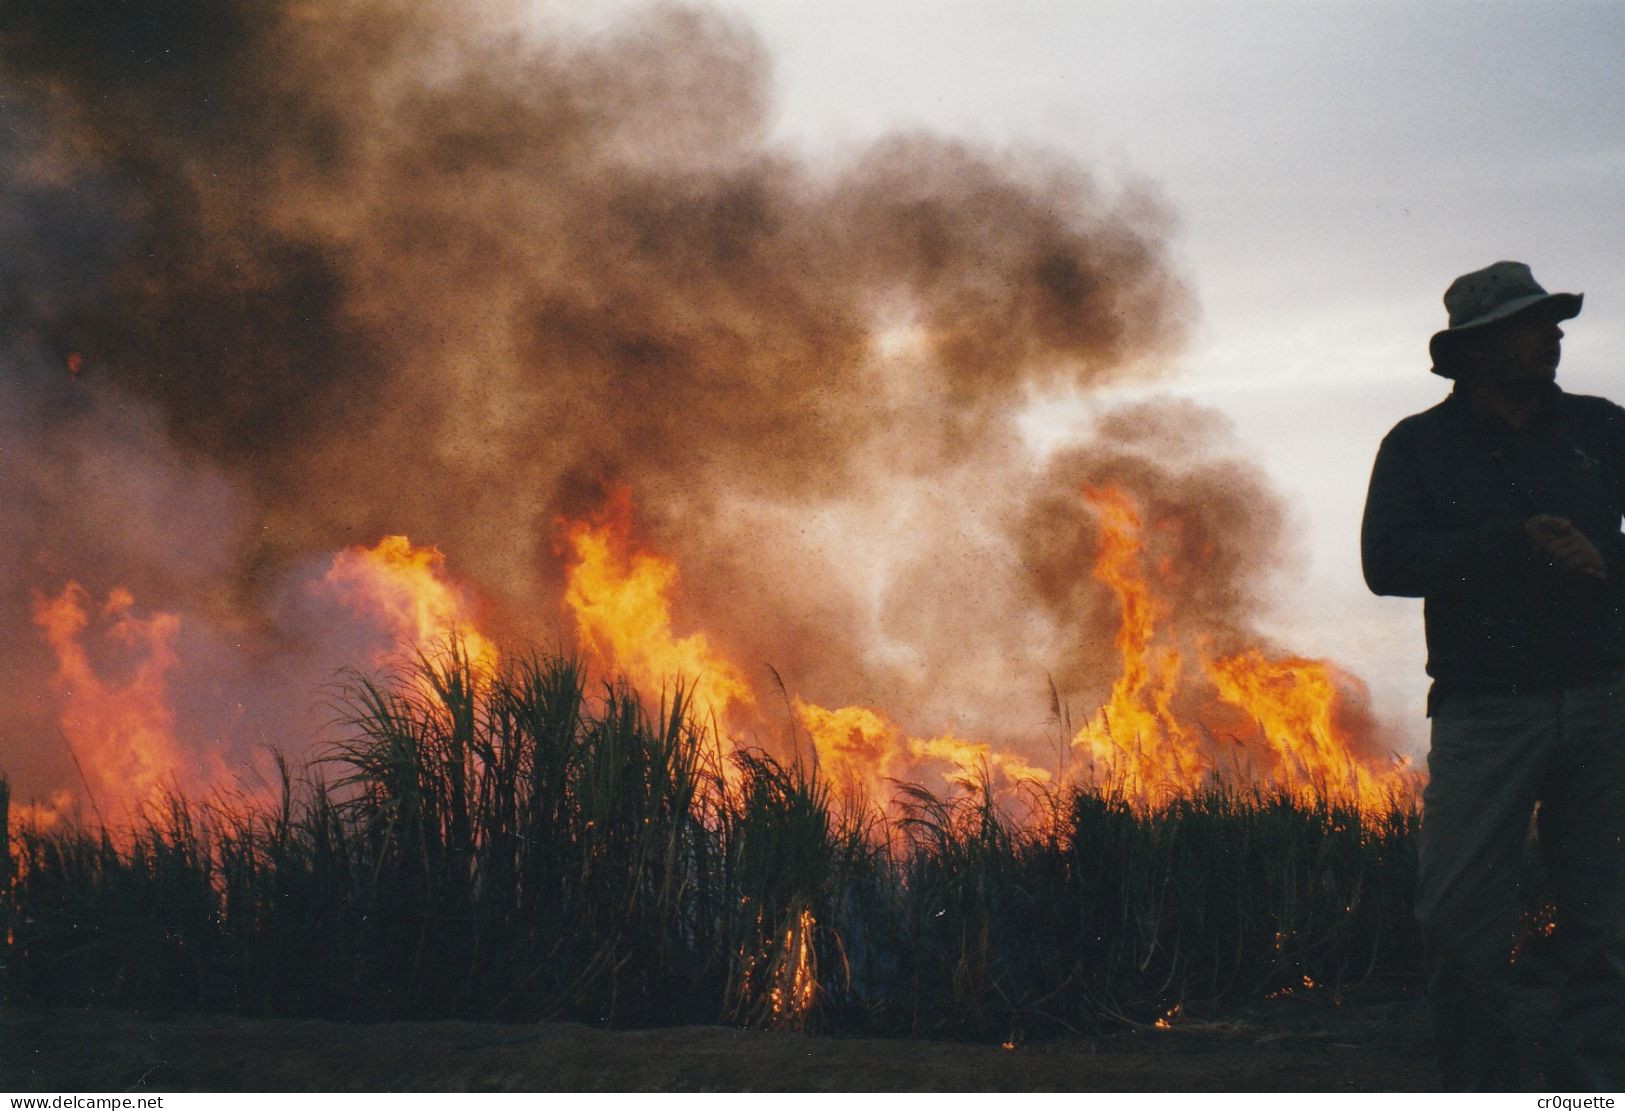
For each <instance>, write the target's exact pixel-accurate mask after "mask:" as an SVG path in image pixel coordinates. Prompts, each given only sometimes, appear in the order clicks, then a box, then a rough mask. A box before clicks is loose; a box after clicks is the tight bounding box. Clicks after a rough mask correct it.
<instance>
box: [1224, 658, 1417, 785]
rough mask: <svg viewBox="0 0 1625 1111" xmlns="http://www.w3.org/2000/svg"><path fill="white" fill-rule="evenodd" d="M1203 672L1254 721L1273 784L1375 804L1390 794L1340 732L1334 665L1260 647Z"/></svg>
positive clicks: (1383, 778) (1386, 781) (1387, 780)
mask: <svg viewBox="0 0 1625 1111" xmlns="http://www.w3.org/2000/svg"><path fill="white" fill-rule="evenodd" d="M1203 670H1204V672H1205V674H1206V675H1207V677H1208V678H1209V679H1210V680H1211V681H1212V682H1213V685H1214V688H1215V689H1216V690H1217V691H1218V693H1219V697H1220V698H1222V699H1223V700H1224V701H1226V702H1228V703H1230V704H1231V705H1232V706H1236V707H1239V708H1240V709H1241V710H1243V711H1244V712H1245V713H1246V714H1247V715H1248V716H1249V717H1250V718H1252V720H1253V721H1254V722H1256V723H1257V726H1258V728H1259V730H1260V731H1261V732H1262V734H1263V737H1264V739H1265V741H1266V742H1267V743H1268V749H1267V750H1266V752H1267V754H1268V755H1270V756H1273V757H1274V758H1275V759H1274V762H1273V765H1272V767H1271V768H1270V769H1269V770H1270V771H1271V772H1272V773H1273V774H1272V778H1273V779H1274V781H1275V782H1276V783H1279V784H1282V785H1283V786H1286V787H1288V788H1291V789H1294V790H1307V791H1318V792H1320V793H1323V794H1330V795H1332V796H1335V797H1352V798H1355V799H1358V800H1360V801H1361V802H1363V803H1368V804H1370V805H1372V806H1381V805H1382V803H1383V802H1384V801H1385V800H1386V799H1387V798H1388V793H1389V790H1390V787H1391V786H1392V783H1391V782H1390V780H1391V777H1387V776H1385V775H1382V774H1378V773H1375V772H1373V771H1372V769H1370V768H1368V767H1366V766H1365V765H1364V764H1362V763H1360V762H1359V761H1358V760H1356V759H1355V758H1354V757H1353V754H1352V753H1351V751H1350V749H1349V745H1348V743H1347V740H1346V739H1345V738H1344V737H1343V736H1342V734H1341V733H1340V732H1339V730H1338V726H1337V708H1338V697H1339V695H1338V689H1339V684H1338V678H1339V676H1338V674H1337V672H1336V671H1335V669H1334V668H1333V667H1332V665H1331V664H1329V663H1327V662H1325V661H1324V660H1305V659H1297V658H1284V659H1275V660H1272V659H1268V658H1266V657H1265V655H1264V654H1263V653H1262V652H1260V651H1259V650H1258V649H1256V648H1255V649H1251V650H1249V651H1246V652H1242V653H1240V654H1238V655H1234V656H1228V657H1222V658H1219V659H1215V660H1209V661H1206V662H1205V663H1204V667H1203ZM1343 681H1344V682H1350V681H1351V680H1349V679H1348V678H1347V677H1343Z"/></svg>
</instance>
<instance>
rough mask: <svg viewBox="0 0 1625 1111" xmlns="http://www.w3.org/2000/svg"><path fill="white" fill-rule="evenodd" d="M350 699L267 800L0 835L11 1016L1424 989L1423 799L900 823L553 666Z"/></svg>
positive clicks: (1048, 1010)
mask: <svg viewBox="0 0 1625 1111" xmlns="http://www.w3.org/2000/svg"><path fill="white" fill-rule="evenodd" d="M343 705H344V706H345V710H346V717H347V721H348V725H349V731H348V735H349V739H348V740H347V741H345V742H344V743H343V744H342V745H340V746H338V747H337V748H336V749H335V750H333V751H332V752H331V753H330V755H329V757H328V758H327V759H326V760H325V761H323V762H321V763H320V764H318V765H316V766H315V767H313V768H311V769H304V770H296V769H293V768H290V767H288V766H286V765H285V764H284V765H280V767H281V778H280V783H278V784H276V785H275V789H274V790H272V791H270V792H268V793H266V795H265V796H263V797H262V798H255V799H251V798H249V797H247V796H238V797H226V796H222V795H219V794H217V795H215V796H214V797H211V798H208V799H203V800H200V799H196V798H192V799H188V798H182V797H180V796H179V795H171V796H170V797H169V798H168V799H167V800H166V802H165V803H164V804H163V805H161V806H154V807H149V808H148V809H147V810H146V811H145V813H144V817H143V818H142V819H141V821H140V822H139V823H138V825H137V828H135V829H134V830H133V831H130V833H129V834H128V835H127V836H126V835H124V834H122V833H121V834H120V835H119V836H117V837H114V836H111V835H109V834H108V833H107V832H106V831H103V830H92V829H88V828H83V827H81V828H71V827H67V828H56V829H51V830H43V829H37V828H33V827H31V826H29V825H27V824H24V825H23V826H22V828H20V829H15V830H13V831H12V833H11V836H10V838H9V839H8V842H7V843H8V848H9V856H8V857H7V858H4V859H0V866H3V869H4V870H3V871H0V877H12V876H13V874H14V878H9V879H8V882H7V883H6V884H5V885H4V886H3V887H0V891H3V892H4V898H3V899H0V914H3V915H4V916H5V919H6V921H5V926H6V929H7V931H8V932H7V945H6V951H5V952H6V957H5V960H6V975H7V988H8V992H9V994H10V995H11V996H12V998H14V999H15V1000H17V1001H20V1002H33V1003H58V1004H59V1003H63V1002H71V1003H85V1004H89V1003H95V1004H99V1005H111V1006H133V1007H159V1008H179V1009H202V1010H220V1011H229V1012H234V1013H239V1014H245V1015H274V1016H318V1017H330V1018H334V1017H336V1018H349V1019H379V1018H386V1017H440V1016H448V1017H449V1016H459V1017H496V1018H508V1019H530V1018H540V1017H554V1016H558V1017H570V1018H576V1019H581V1020H584V1021H589V1022H595V1023H601V1024H605V1025H613V1026H626V1025H642V1024H658V1023H678V1022H684V1023H686V1022H712V1021H724V1022H733V1023H743V1024H750V1025H757V1026H774V1027H782V1028H792V1029H818V1030H826V1031H841V1032H848V1031H851V1032H857V1031H863V1032H872V1033H882V1032H889V1033H899V1034H912V1035H939V1036H940V1035H951V1036H960V1037H978V1038H993V1039H996V1040H1007V1039H1011V1038H1021V1037H1027V1036H1034V1035H1041V1034H1046V1033H1054V1032H1059V1031H1066V1030H1098V1029H1100V1028H1102V1027H1103V1026H1107V1025H1111V1024H1114V1023H1123V1022H1128V1023H1141V1024H1147V1025H1149V1024H1152V1023H1154V1022H1155V1021H1156V1020H1157V1019H1158V1018H1159V1017H1162V1016H1166V1015H1167V1014H1169V1013H1170V1012H1171V1011H1172V1010H1173V1009H1174V1008H1175V1007H1176V1006H1177V1005H1179V1004H1180V1003H1182V1002H1185V1001H1189V1000H1197V999H1202V1000H1223V999H1237V998H1248V997H1259V996H1262V995H1266V994H1268V993H1270V992H1274V991H1279V990H1280V989H1282V988H1285V987H1301V985H1303V984H1305V983H1313V984H1316V985H1320V986H1322V987H1324V988H1326V989H1328V990H1330V991H1334V992H1335V991H1337V990H1339V989H1340V988H1341V987H1342V986H1344V985H1347V984H1350V983H1352V982H1357V981H1364V980H1368V979H1371V978H1373V977H1380V978H1385V979H1390V980H1392V979H1399V980H1405V981H1409V980H1411V979H1412V978H1414V976H1415V974H1416V969H1417V959H1418V944H1417V939H1416V935H1415V930H1414V927H1413V925H1412V905H1411V900H1412V877H1413V875H1414V854H1415V851H1416V850H1415V846H1416V837H1415V833H1416V814H1415V811H1414V809H1413V808H1412V806H1411V805H1410V804H1408V803H1401V802H1395V803H1394V804H1393V805H1392V806H1391V807H1390V808H1389V809H1388V810H1387V811H1386V812H1378V811H1373V810H1371V809H1369V808H1367V809H1364V810H1362V809H1359V808H1355V807H1352V806H1345V805H1333V804H1326V803H1318V802H1314V801H1306V800H1305V799H1304V797H1303V796H1302V794H1301V793H1286V792H1281V793H1275V794H1268V793H1262V792H1257V791H1252V792H1240V791H1235V790H1228V791H1227V790H1224V789H1220V788H1217V787H1215V788H1213V789H1210V790H1207V791H1204V792H1200V793H1196V794H1190V795H1184V796H1180V797H1177V798H1173V799H1170V800H1168V801H1166V802H1163V803H1159V804H1156V805H1146V804H1144V803H1143V802H1131V800H1130V799H1128V798H1127V797H1124V796H1121V795H1118V794H1114V793H1113V792H1112V791H1111V790H1109V789H1106V788H1096V789H1081V788H1076V787H1066V788H1062V787H1058V786H1053V785H1046V784H1043V783H1041V782H1037V781H1033V782H1029V783H1027V784H1026V785H1025V786H1024V788H1023V790H1024V791H1025V792H1026V799H1027V806H1028V807H1029V809H1030V811H1031V814H1032V817H1030V818H1027V819H1024V820H1023V821H1021V822H1019V823H1018V822H1016V821H1014V820H1012V819H1011V818H1010V817H1009V816H1008V814H1007V813H1006V811H1005V810H1004V809H1003V808H1002V807H1001V806H1000V805H999V803H998V801H997V795H996V792H995V791H994V790H993V789H992V788H991V787H990V786H989V780H990V776H988V775H987V774H985V773H984V775H983V777H982V779H981V780H980V782H975V781H972V782H970V783H968V784H967V785H965V786H962V787H961V788H959V789H958V790H956V792H955V793H953V794H951V795H949V796H948V797H938V796H936V795H933V794H932V793H930V792H928V791H926V790H924V789H923V788H919V787H908V786H905V787H902V788H900V789H899V795H898V798H897V800H896V802H895V803H894V805H893V806H892V807H891V808H890V810H889V813H891V814H893V815H895V816H894V817H892V818H889V819H888V818H885V817H883V816H882V811H881V810H880V809H879V808H877V807H872V806H867V805H864V804H863V803H861V802H860V801H856V800H854V799H853V797H852V796H850V795H846V794H843V793H841V792H838V791H836V790H834V789H833V788H832V780H831V779H830V778H829V777H828V776H826V775H825V774H824V773H823V772H822V771H821V770H820V769H819V767H818V766H817V765H816V764H810V763H804V762H798V761H794V760H790V761H784V760H780V759H775V758H774V757H772V756H770V755H768V754H766V753H763V752H757V751H743V752H737V753H734V754H732V755H729V756H726V757H725V756H724V755H723V752H722V746H721V745H719V744H718V741H717V738H716V737H715V736H713V735H712V733H711V732H710V730H709V727H708V725H707V724H706V723H707V721H708V720H710V719H708V718H706V717H704V716H702V715H701V714H700V713H699V711H698V710H697V708H696V707H695V706H694V705H693V704H692V703H691V701H690V698H689V694H688V692H687V691H685V690H682V689H677V690H675V691H672V692H670V693H669V694H668V697H667V698H666V699H665V701H664V702H663V703H662V704H660V706H659V708H658V710H653V711H652V710H651V709H650V708H649V707H648V706H647V705H646V704H645V703H643V702H642V701H640V699H639V697H638V696H637V694H636V693H635V692H634V691H633V690H632V689H631V688H630V687H629V686H628V685H626V684H625V683H621V682H611V683H607V684H604V685H602V686H601V687H599V688H598V689H596V690H589V688H588V682H587V679H586V676H585V672H584V670H583V668H582V666H581V665H580V664H579V663H578V662H577V661H575V660H572V659H569V658H542V657H537V656H528V657H521V658H518V659H508V660H507V661H506V662H505V663H504V664H503V665H502V667H501V668H500V669H498V670H496V671H494V672H493V671H491V670H489V669H488V668H486V667H485V666H484V664H483V663H481V662H480V661H479V660H476V659H471V658H470V655H469V653H468V652H466V651H452V652H449V653H441V654H439V655H437V656H434V657H430V656H425V657H423V658H421V659H420V661H419V663H418V665H417V666H416V667H415V668H414V669H412V670H411V671H410V673H407V674H401V675H398V676H395V677H393V678H386V679H376V678H365V677H359V676H358V677H356V678H355V679H354V680H353V681H352V682H350V684H349V685H348V687H347V689H346V692H345V697H344V700H343ZM803 747H805V746H803ZM725 761H726V764H727V766H726V767H725V766H724V762H725ZM4 799H5V796H4V794H3V793H0V813H3V812H4V806H5V801H4ZM266 800H269V801H266ZM13 861H14V863H13Z"/></svg>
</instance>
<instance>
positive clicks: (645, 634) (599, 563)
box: [564, 489, 756, 724]
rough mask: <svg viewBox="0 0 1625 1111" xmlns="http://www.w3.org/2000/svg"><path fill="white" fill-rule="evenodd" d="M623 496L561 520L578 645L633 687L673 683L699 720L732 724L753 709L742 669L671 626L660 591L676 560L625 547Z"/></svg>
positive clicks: (627, 522) (627, 504)
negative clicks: (590, 515)
mask: <svg viewBox="0 0 1625 1111" xmlns="http://www.w3.org/2000/svg"><path fill="white" fill-rule="evenodd" d="M631 519H632V518H631V496H630V494H629V493H628V492H627V491H626V490H624V489H622V490H618V491H617V492H615V493H614V494H612V495H611V497H610V500H609V503H608V504H607V505H606V506H605V508H604V510H603V511H602V512H601V513H600V514H598V515H597V520H596V521H593V522H577V523H574V524H570V525H568V527H567V542H568V544H569V548H570V551H571V553H572V554H573V556H574V562H573V563H572V564H571V566H570V568H569V571H568V577H567V585H566V587H565V592H564V603H565V605H566V606H567V607H568V608H569V610H570V612H571V613H573V614H574V615H575V620H576V629H577V633H578V636H579V637H580V640H581V644H582V647H583V648H585V649H586V650H587V651H588V652H589V653H591V654H592V656H593V657H594V658H595V659H597V660H598V661H600V662H601V663H602V664H604V665H605V666H607V667H609V668H612V669H613V670H615V671H616V672H618V673H620V674H621V675H624V676H625V677H626V678H627V679H628V680H629V681H630V682H631V683H632V685H633V686H634V687H636V688H638V689H640V690H643V691H658V690H664V689H666V688H667V687H669V686H670V685H671V684H672V683H673V682H681V683H683V684H684V685H685V687H686V689H687V691H688V697H689V701H690V705H691V706H692V707H693V708H694V710H695V711H696V713H697V714H698V716H699V718H700V720H702V721H705V722H708V723H712V724H722V723H728V722H732V723H735V724H738V723H740V722H741V721H742V720H744V717H745V716H746V715H749V714H750V713H752V712H753V711H754V710H755V707H756V695H755V693H754V692H753V691H752V690H751V687H750V684H749V682H748V681H747V680H746V679H745V676H744V674H743V673H742V672H741V671H740V670H739V669H738V668H737V667H735V666H734V665H733V664H732V663H730V662H729V661H728V660H727V659H726V658H724V657H723V656H722V655H720V654H719V653H718V652H717V651H716V649H714V648H713V647H712V646H711V642H710V641H709V640H708V639H707V638H706V636H705V634H704V633H692V634H690V635H688V636H685V637H678V636H677V635H676V633H674V632H673V631H672V615H671V604H670V602H669V601H668V600H667V592H668V591H669V590H670V589H671V587H672V586H673V585H674V584H675V582H676V581H677V565H676V564H675V563H673V562H672V561H671V560H669V559H665V558H663V557H661V556H658V555H655V554H653V553H650V552H634V551H632V550H631Z"/></svg>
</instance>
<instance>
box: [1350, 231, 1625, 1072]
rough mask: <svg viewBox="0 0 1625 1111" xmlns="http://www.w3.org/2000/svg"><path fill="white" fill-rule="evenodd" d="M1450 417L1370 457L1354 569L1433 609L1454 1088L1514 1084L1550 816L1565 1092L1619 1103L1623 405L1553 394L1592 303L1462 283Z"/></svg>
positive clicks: (1423, 880) (1428, 927)
mask: <svg viewBox="0 0 1625 1111" xmlns="http://www.w3.org/2000/svg"><path fill="white" fill-rule="evenodd" d="M1444 303H1445V308H1446V309H1447V310H1448V312H1449V327H1447V328H1446V329H1445V330H1444V331H1442V332H1440V333H1438V334H1437V335H1435V336H1434V337H1433V340H1432V343H1431V353H1432V356H1433V372H1434V373H1435V374H1439V375H1442V376H1444V377H1446V378H1453V379H1455V383H1456V384H1455V389H1454V391H1453V392H1452V393H1451V395H1450V396H1449V397H1448V398H1447V399H1446V400H1445V401H1444V402H1442V403H1441V404H1439V405H1436V406H1434V407H1433V408H1432V409H1429V410H1427V411H1426V412H1424V413H1418V414H1417V415H1415V416H1413V417H1409V418H1407V419H1405V420H1403V421H1401V422H1400V423H1399V424H1398V425H1397V426H1396V427H1395V428H1394V430H1393V431H1392V432H1390V433H1389V434H1388V436H1387V438H1386V439H1384V440H1383V442H1382V447H1381V449H1380V450H1379V451H1378V453H1377V462H1376V466H1375V468H1374V469H1373V470H1372V474H1371V488H1370V492H1369V494H1368V495H1367V499H1366V508H1365V523H1364V528H1363V531H1362V537H1361V554H1362V557H1363V560H1364V565H1365V577H1366V582H1367V584H1368V585H1369V586H1370V587H1371V589H1372V590H1373V591H1375V592H1376V593H1378V594H1398V595H1403V596H1405V597H1421V598H1423V599H1425V603H1424V607H1423V614H1424V622H1425V625H1426V630H1427V646H1428V664H1427V669H1428V674H1429V675H1431V676H1432V677H1433V680H1434V682H1433V689H1432V691H1431V692H1430V694H1429V696H1428V713H1429V715H1430V716H1431V718H1432V719H1433V730H1432V733H1433V736H1432V747H1431V750H1430V751H1429V754H1428V774H1429V782H1428V786H1427V790H1426V791H1425V792H1424V794H1423V803H1422V839H1421V874H1420V881H1419V884H1418V889H1417V915H1418V917H1419V918H1420V920H1421V924H1422V934H1423V941H1424V945H1425V946H1426V953H1427V956H1428V963H1429V981H1428V986H1429V993H1430V996H1431V1001H1432V1006H1433V1020H1434V1032H1435V1037H1436V1041H1437V1047H1438V1052H1439V1059H1440V1065H1441V1069H1442V1072H1443V1078H1444V1083H1445V1086H1446V1088H1448V1089H1451V1090H1465V1089H1509V1088H1515V1087H1517V1085H1518V1083H1519V1080H1518V1073H1517V1065H1516V1052H1515V1045H1516V1042H1515V1039H1514V1035H1513V1033H1512V1029H1511V1025H1510V1022H1509V1019H1508V1014H1507V1006H1508V999H1507V996H1508V991H1507V972H1508V964H1509V960H1510V953H1511V949H1512V946H1513V943H1514V939H1515V936H1516V932H1517V929H1518V926H1519V920H1520V912H1521V900H1520V895H1519V890H1518V886H1519V885H1518V871H1519V865H1520V862H1521V861H1522V858H1523V854H1524V848H1525V845H1526V842H1527V838H1528V830H1529V825H1530V815H1531V813H1532V812H1536V809H1537V803H1538V823H1537V828H1538V837H1539V841H1540V847H1541V850H1542V853H1543V856H1544V859H1545V861H1546V866H1547V871H1548V873H1549V875H1550V879H1551V882H1552V886H1553V894H1554V897H1555V900H1556V903H1557V931H1556V934H1555V935H1554V937H1553V943H1554V945H1555V946H1556V948H1557V952H1558V956H1559V959H1560V961H1561V964H1562V968H1563V975H1564V980H1563V985H1562V1002H1561V1010H1560V1013H1559V1016H1558V1021H1557V1028H1556V1030H1555V1031H1554V1032H1553V1035H1552V1038H1551V1041H1550V1043H1549V1050H1550V1052H1549V1056H1548V1062H1547V1064H1548V1069H1549V1072H1550V1078H1551V1080H1552V1081H1553V1082H1554V1083H1556V1084H1558V1085H1559V1086H1561V1087H1564V1088H1569V1089H1590V1090H1598V1089H1601V1090H1612V1091H1620V1090H1625V537H1622V536H1621V533H1620V522H1621V514H1622V511H1625V409H1621V408H1620V407H1619V406H1617V405H1614V404H1613V403H1612V402H1609V401H1605V400H1603V399H1601V398H1595V397H1581V396H1576V395H1571V394H1566V393H1564V392H1563V391H1562V390H1561V389H1559V388H1558V386H1557V384H1556V371H1557V364H1558V358H1559V355H1560V351H1561V347H1560V341H1561V340H1562V338H1563V332H1562V330H1561V329H1560V328H1559V327H1558V323H1559V322H1560V321H1563V320H1568V319H1570V318H1571V317H1574V316H1576V315H1578V314H1579V312H1580V305H1581V297H1580V295H1578V294H1572V293H1547V292H1546V290H1545V289H1543V288H1542V287H1541V286H1540V285H1539V284H1538V283H1537V282H1536V281H1535V279H1534V276H1533V274H1531V273H1530V270H1529V267H1527V266H1525V265H1524V264H1522V263H1517V262H1498V263H1496V264H1495V265H1494V266H1490V267H1487V268H1486V269H1483V270H1479V271H1475V272H1474V273H1471V274H1466V275H1463V276H1462V277H1460V278H1458V279H1456V281H1455V282H1454V283H1453V284H1452V285H1451V286H1450V288H1449V290H1448V291H1447V292H1446V293H1445V296H1444Z"/></svg>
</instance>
